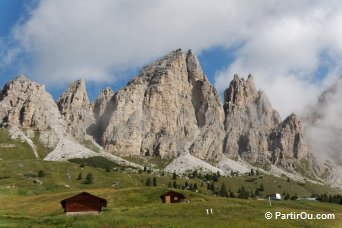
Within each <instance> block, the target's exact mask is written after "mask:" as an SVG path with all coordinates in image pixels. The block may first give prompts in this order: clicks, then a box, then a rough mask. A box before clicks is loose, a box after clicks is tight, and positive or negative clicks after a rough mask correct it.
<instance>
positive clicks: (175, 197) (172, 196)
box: [160, 191, 185, 203]
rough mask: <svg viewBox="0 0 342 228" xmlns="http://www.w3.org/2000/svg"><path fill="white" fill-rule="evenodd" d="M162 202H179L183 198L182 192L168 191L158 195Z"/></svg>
mask: <svg viewBox="0 0 342 228" xmlns="http://www.w3.org/2000/svg"><path fill="white" fill-rule="evenodd" d="M160 198H161V199H162V201H163V203H180V202H182V201H183V200H184V199H185V196H184V195H183V194H180V193H178V192H175V191H168V192H166V193H164V194H163V195H161V196H160Z"/></svg>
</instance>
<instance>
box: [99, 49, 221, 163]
mask: <svg viewBox="0 0 342 228" xmlns="http://www.w3.org/2000/svg"><path fill="white" fill-rule="evenodd" d="M108 113H110V115H109V114H108ZM223 121H224V114H223V108H222V105H221V102H220V98H219V96H218V94H217V92H216V90H215V89H214V87H213V86H212V85H210V83H209V82H208V80H207V78H206V76H205V75H204V74H203V72H202V70H201V68H200V66H199V64H198V61H197V59H196V57H195V56H194V54H193V53H192V52H191V51H189V52H188V53H187V54H185V53H183V52H182V51H181V50H176V51H173V52H171V53H170V54H169V55H167V56H165V57H164V58H162V59H161V60H159V61H157V62H156V63H154V64H152V65H149V66H146V67H144V68H143V69H142V71H141V72H140V74H139V76H138V77H135V78H133V79H132V80H131V81H130V82H129V83H128V84H127V86H126V87H125V88H123V89H120V90H119V91H118V92H116V93H115V94H114V96H113V97H112V99H111V101H110V102H109V104H108V105H107V109H106V112H105V114H104V115H102V117H101V118H100V119H99V120H98V123H97V126H99V127H98V129H99V131H102V134H101V139H100V141H101V142H100V143H101V144H102V145H103V146H104V147H105V148H106V149H107V150H108V151H111V152H113V153H115V154H119V155H121V156H130V155H138V156H139V155H141V156H158V157H162V158H165V157H175V156H178V155H179V154H182V153H186V152H190V153H191V154H193V155H194V156H196V157H198V158H200V159H205V160H213V161H215V160H216V161H218V160H219V159H220V156H221V154H222V149H221V148H222V140H223V136H224V129H223Z"/></svg>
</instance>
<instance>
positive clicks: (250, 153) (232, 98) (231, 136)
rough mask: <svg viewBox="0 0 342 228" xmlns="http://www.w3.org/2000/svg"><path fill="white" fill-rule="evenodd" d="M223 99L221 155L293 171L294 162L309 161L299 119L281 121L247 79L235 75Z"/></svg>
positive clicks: (263, 96)
mask: <svg viewBox="0 0 342 228" xmlns="http://www.w3.org/2000/svg"><path fill="white" fill-rule="evenodd" d="M224 95H225V103H224V111H225V115H226V119H225V130H226V137H225V142H224V149H223V152H224V153H226V154H227V155H228V156H229V157H231V158H233V159H237V158H239V157H240V158H242V159H243V160H246V161H247V162H249V163H251V164H265V163H272V164H274V165H277V166H281V167H283V168H286V169H294V168H295V164H294V163H295V162H296V161H301V160H302V159H305V160H309V159H311V156H310V155H309V149H308V146H307V143H306V141H305V137H304V128H303V126H302V123H301V121H300V120H299V118H298V117H297V116H296V115H295V114H291V115H290V116H289V117H287V118H286V119H285V120H284V121H281V119H280V116H279V114H278V112H277V111H275V110H274V109H273V108H272V106H271V104H270V102H269V101H268V99H267V97H266V95H265V94H264V93H263V92H261V91H257V90H256V89H255V86H254V81H253V77H252V76H251V75H249V76H248V79H247V80H244V79H243V78H239V77H238V76H237V75H235V76H234V79H233V80H232V82H231V83H230V86H229V88H228V89H227V90H226V91H225V93H224Z"/></svg>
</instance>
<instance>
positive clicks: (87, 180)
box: [84, 173, 94, 184]
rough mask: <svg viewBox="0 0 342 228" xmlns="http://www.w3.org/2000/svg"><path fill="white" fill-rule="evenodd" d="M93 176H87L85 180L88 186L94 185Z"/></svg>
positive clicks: (89, 174)
mask: <svg viewBox="0 0 342 228" xmlns="http://www.w3.org/2000/svg"><path fill="white" fill-rule="evenodd" d="M93 180H94V178H93V175H92V174H91V173H88V174H87V176H86V179H85V182H84V183H86V184H92V183H93Z"/></svg>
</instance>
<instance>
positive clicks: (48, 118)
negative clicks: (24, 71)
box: [0, 76, 63, 130]
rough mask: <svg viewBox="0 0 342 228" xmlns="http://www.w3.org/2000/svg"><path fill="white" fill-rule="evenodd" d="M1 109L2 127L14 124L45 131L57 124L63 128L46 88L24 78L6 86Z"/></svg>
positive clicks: (21, 77) (0, 103) (0, 105)
mask: <svg viewBox="0 0 342 228" xmlns="http://www.w3.org/2000/svg"><path fill="white" fill-rule="evenodd" d="M0 107H1V108H0V110H2V112H1V116H0V121H1V122H0V123H1V124H2V125H6V124H13V125H17V126H20V127H22V128H24V129H27V128H31V127H33V128H35V129H36V130H45V129H46V128H48V127H49V126H50V127H51V126H52V125H57V124H58V125H62V126H63V120H62V117H61V115H60V114H59V112H58V108H57V105H56V104H55V102H54V100H53V98H52V97H51V95H50V94H49V93H47V92H46V91H45V87H44V86H43V85H40V84H38V83H35V82H32V81H30V80H28V79H27V78H25V77H24V76H19V77H17V78H16V79H15V80H13V81H10V82H9V83H7V84H6V85H5V87H4V89H3V91H2V98H1V100H0Z"/></svg>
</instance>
